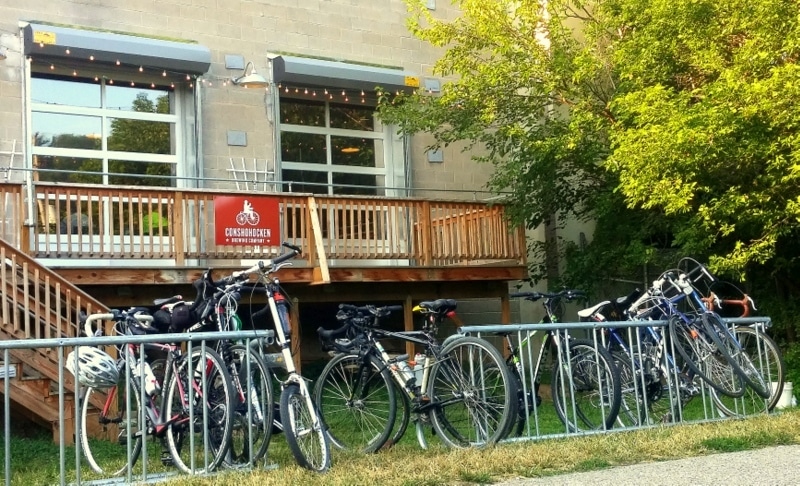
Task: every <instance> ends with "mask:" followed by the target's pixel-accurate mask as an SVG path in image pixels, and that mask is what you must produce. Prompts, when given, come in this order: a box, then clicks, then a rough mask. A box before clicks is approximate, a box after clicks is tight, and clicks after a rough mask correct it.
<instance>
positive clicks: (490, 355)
mask: <svg viewBox="0 0 800 486" xmlns="http://www.w3.org/2000/svg"><path fill="white" fill-rule="evenodd" d="M487 371H491V372H490V373H486V372H487ZM428 398H429V399H430V400H432V401H433V408H432V410H431V413H430V416H431V422H432V423H433V429H434V431H435V432H436V435H437V437H438V438H439V439H440V440H441V441H442V442H444V443H445V444H446V445H448V446H450V447H482V446H486V445H489V444H493V443H495V442H497V441H498V440H501V439H502V438H503V437H504V435H505V434H506V433H507V432H508V430H509V421H511V420H515V419H516V416H517V414H516V407H515V405H516V400H517V395H516V387H515V386H514V384H513V382H512V378H511V376H510V374H509V371H508V368H507V367H506V364H505V360H504V359H503V357H502V356H501V355H500V352H499V351H498V350H497V348H495V347H494V346H492V344H491V343H489V342H488V341H486V340H484V339H480V338H477V337H472V336H465V337H463V338H461V339H456V340H453V341H452V342H450V344H448V345H447V346H445V347H444V348H443V349H442V351H441V353H440V354H439V356H438V357H437V361H436V363H434V365H433V368H432V369H431V372H430V379H429V385H428ZM512 400H514V402H513V403H512Z"/></svg>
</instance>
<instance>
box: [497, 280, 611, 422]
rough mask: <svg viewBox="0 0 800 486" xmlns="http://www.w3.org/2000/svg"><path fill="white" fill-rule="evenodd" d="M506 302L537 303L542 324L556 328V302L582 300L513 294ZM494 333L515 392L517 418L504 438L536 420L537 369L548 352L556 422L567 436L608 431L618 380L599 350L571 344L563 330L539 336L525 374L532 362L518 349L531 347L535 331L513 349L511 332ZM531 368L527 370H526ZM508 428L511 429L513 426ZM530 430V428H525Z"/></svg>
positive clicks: (573, 295) (572, 295) (582, 342)
mask: <svg viewBox="0 0 800 486" xmlns="http://www.w3.org/2000/svg"><path fill="white" fill-rule="evenodd" d="M509 297H510V298H523V299H525V300H528V301H531V302H536V301H538V300H541V299H544V300H543V307H544V309H545V317H544V319H543V320H542V323H557V322H558V320H559V318H558V312H557V307H558V306H559V305H560V304H561V303H562V301H567V302H569V301H572V300H575V299H578V298H584V294H583V292H581V291H576V290H562V291H560V292H556V293H544V292H516V293H511V294H509ZM497 334H500V335H501V336H502V337H503V339H504V340H505V342H506V346H507V348H508V357H507V358H506V360H505V367H506V368H507V369H508V370H509V371H510V372H511V374H512V376H513V377H514V380H515V383H516V388H517V399H518V406H517V408H518V416H517V419H516V420H515V424H516V426H515V428H513V429H512V428H509V430H508V431H507V432H508V433H509V434H510V433H512V432H514V433H515V434H516V435H517V436H519V435H521V434H522V433H523V431H524V430H525V429H526V425H528V422H529V417H530V416H531V415H534V416H538V409H539V406H540V405H541V403H542V398H541V396H540V395H539V388H540V385H541V381H542V375H543V373H544V372H543V366H544V363H545V362H546V360H547V358H548V356H549V355H550V353H551V352H552V353H553V368H552V372H551V378H550V385H551V387H552V397H553V406H554V407H555V411H556V414H557V415H558V418H559V419H560V420H561V422H562V423H563V424H564V425H565V426H566V428H567V430H568V431H569V432H580V431H584V430H598V429H600V430H604V429H611V428H612V427H613V425H614V422H615V421H616V419H617V414H618V413H619V408H620V399H621V398H620V396H621V391H620V379H619V371H618V370H617V367H616V365H615V364H614V360H613V358H612V357H611V355H610V354H609V353H608V351H606V350H605V349H604V348H603V347H602V346H598V345H597V344H596V343H594V342H592V341H591V340H589V339H576V338H573V337H571V336H570V335H569V332H568V331H567V330H566V329H555V330H546V331H544V334H545V335H544V339H542V343H541V345H540V347H539V353H538V355H537V357H536V362H535V363H533V364H532V368H531V369H528V367H526V366H525V365H524V362H532V351H531V349H530V348H528V350H527V356H528V357H529V359H528V360H523V359H522V352H523V351H524V348H526V347H528V346H529V345H530V344H531V340H532V339H533V337H534V336H535V335H536V334H538V331H536V330H534V331H529V332H528V333H527V334H526V335H525V336H524V337H522V338H520V342H519V345H518V346H515V345H514V342H513V340H512V338H511V336H512V333H511V332H502V333H497ZM530 366H531V365H529V367H530ZM513 425H514V424H512V426H513ZM528 430H529V431H530V427H529V426H528Z"/></svg>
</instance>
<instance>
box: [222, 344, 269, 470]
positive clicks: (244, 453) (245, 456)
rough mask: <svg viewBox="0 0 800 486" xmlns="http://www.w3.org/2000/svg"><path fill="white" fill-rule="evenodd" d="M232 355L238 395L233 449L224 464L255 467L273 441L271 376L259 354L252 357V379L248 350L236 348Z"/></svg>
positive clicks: (234, 389) (250, 358)
mask: <svg viewBox="0 0 800 486" xmlns="http://www.w3.org/2000/svg"><path fill="white" fill-rule="evenodd" d="M228 353H229V354H230V358H231V362H229V363H228V368H229V371H230V374H231V379H232V380H233V391H234V408H233V413H234V426H233V430H232V431H231V440H230V448H229V449H228V453H227V454H226V455H225V459H224V461H225V466H226V467H234V468H235V467H244V466H249V465H253V464H255V462H256V461H259V460H260V459H262V458H263V457H264V456H265V455H266V454H267V449H268V448H269V443H270V439H271V438H272V420H273V414H274V407H273V402H274V399H273V396H272V376H271V372H270V371H269V369H268V368H267V365H266V364H264V360H263V359H261V356H259V355H258V353H257V352H255V351H251V352H250V353H249V361H250V374H249V378H248V374H247V372H248V365H247V363H248V361H247V360H248V353H247V346H245V345H243V344H235V345H232V346H230V348H228ZM248 414H249V417H248ZM251 437H252V439H251ZM251 441H252V449H251V444H250V442H251ZM251 450H252V457H251V452H250V451H251Z"/></svg>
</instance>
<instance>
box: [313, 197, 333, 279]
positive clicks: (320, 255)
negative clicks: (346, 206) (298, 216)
mask: <svg viewBox="0 0 800 486" xmlns="http://www.w3.org/2000/svg"><path fill="white" fill-rule="evenodd" d="M308 214H309V216H310V219H311V230H312V231H313V233H314V240H315V241H316V248H315V250H316V252H317V261H318V265H317V266H318V268H319V270H320V276H319V277H320V279H319V280H318V281H314V282H313V283H315V284H326V283H330V281H331V275H330V272H329V270H328V258H327V257H326V256H325V248H324V247H323V245H322V227H321V226H320V224H319V214H317V202H316V200H315V199H314V196H309V198H308Z"/></svg>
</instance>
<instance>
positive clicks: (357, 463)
mask: <svg viewBox="0 0 800 486" xmlns="http://www.w3.org/2000/svg"><path fill="white" fill-rule="evenodd" d="M785 444H800V410H797V409H792V410H787V411H784V412H782V413H780V414H775V415H771V416H757V417H752V418H749V419H731V420H721V421H715V422H709V423H703V424H692V425H681V426H674V427H657V428H652V429H647V430H638V431H629V432H625V431H622V432H618V433H610V434H604V435H592V436H583V437H571V438H565V439H557V440H556V439H542V440H538V441H532V442H519V443H507V444H500V445H497V446H494V447H490V448H487V449H483V450H448V449H446V448H444V447H442V446H441V445H439V444H438V443H437V442H436V441H435V439H434V440H432V441H431V447H430V448H429V449H428V450H427V451H425V450H422V449H420V448H419V446H418V445H417V444H416V441H415V438H414V434H413V430H409V431H408V432H407V433H406V436H405V437H404V438H403V440H401V441H400V442H399V443H398V444H397V445H396V446H395V447H394V448H392V449H390V450H387V451H382V452H380V453H378V454H372V455H363V454H358V453H352V452H344V451H338V450H334V451H333V466H332V468H331V470H330V471H329V472H328V473H326V474H322V475H320V474H314V473H311V472H308V471H305V470H303V469H301V468H299V467H297V466H296V465H295V464H294V460H293V458H292V456H291V454H290V453H289V451H288V448H287V447H286V442H285V440H284V438H283V436H281V435H276V436H274V437H273V441H272V444H271V445H270V449H269V457H268V461H267V464H266V466H269V467H270V468H271V469H268V470H259V471H255V472H229V471H225V472H221V473H218V474H216V475H214V476H211V477H206V478H199V477H194V478H190V477H178V478H177V479H174V480H172V481H170V482H169V483H167V484H169V485H170V486H186V485H192V486H194V485H227V484H231V485H236V486H256V485H259V486H261V485H270V484H276V485H286V484H303V485H307V484H310V485H353V484H373V485H374V484H381V485H400V486H408V485H414V486H418V485H429V484H430V485H434V484H459V485H465V484H489V483H492V482H498V481H502V480H507V479H511V478H514V477H536V476H550V475H555V474H562V473H566V472H572V471H587V470H593V469H602V468H607V467H612V466H617V465H623V464H633V463H641V462H652V461H662V460H669V459H679V458H684V457H694V456H698V455H704V454H712V453H718V452H732V451H741V450H749V449H756V448H762V447H768V446H773V445H785ZM11 450H12V466H11V467H12V471H13V473H14V474H13V477H12V478H11V484H26V485H27V484H31V485H38V484H54V483H58V470H59V469H58V465H59V456H58V447H57V446H55V445H53V443H52V442H51V440H50V436H49V435H41V434H40V435H35V436H28V437H19V436H16V437H14V438H13V439H12V443H11ZM74 466H75V451H74V449H73V448H68V449H67V456H66V467H67V470H68V475H67V482H71V481H73V480H74ZM84 469H85V468H84ZM84 479H87V477H86V476H84Z"/></svg>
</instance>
